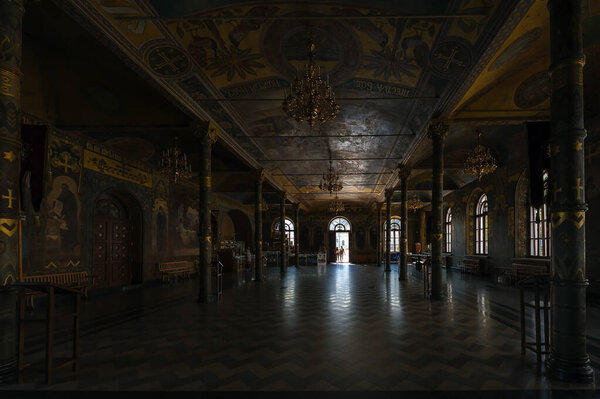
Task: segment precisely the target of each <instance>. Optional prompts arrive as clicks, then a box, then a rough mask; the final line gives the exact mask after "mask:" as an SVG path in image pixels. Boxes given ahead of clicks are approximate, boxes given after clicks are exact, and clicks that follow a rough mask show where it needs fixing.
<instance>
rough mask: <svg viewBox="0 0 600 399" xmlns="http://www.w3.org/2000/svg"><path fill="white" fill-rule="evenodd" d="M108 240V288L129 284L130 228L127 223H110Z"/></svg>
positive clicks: (130, 276) (130, 277) (130, 274)
mask: <svg viewBox="0 0 600 399" xmlns="http://www.w3.org/2000/svg"><path fill="white" fill-rule="evenodd" d="M111 233H112V235H111V240H110V255H111V258H110V286H111V287H114V286H120V285H125V284H130V283H131V279H132V273H131V226H130V224H129V223H128V221H113V222H112V223H111Z"/></svg>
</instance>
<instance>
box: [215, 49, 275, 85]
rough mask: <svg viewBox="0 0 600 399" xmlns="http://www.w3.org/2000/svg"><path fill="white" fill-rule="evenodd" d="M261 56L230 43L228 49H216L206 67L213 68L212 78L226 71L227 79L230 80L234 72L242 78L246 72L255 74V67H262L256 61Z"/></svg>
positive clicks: (262, 65) (262, 66)
mask: <svg viewBox="0 0 600 399" xmlns="http://www.w3.org/2000/svg"><path fill="white" fill-rule="evenodd" d="M262 57H263V55H262V54H252V53H251V50H250V49H248V50H242V49H239V48H237V47H235V46H233V45H232V46H229V49H227V48H224V49H222V50H219V51H217V56H216V57H213V58H211V59H210V62H209V64H208V65H207V66H206V69H207V70H209V71H210V70H214V72H213V73H212V74H211V76H212V77H213V78H214V77H216V76H220V75H223V74H224V73H227V80H232V79H233V78H234V77H235V75H236V74H237V75H239V76H240V77H241V78H242V79H244V78H245V77H246V74H250V75H256V71H255V70H254V69H255V68H264V66H265V65H264V64H262V63H260V62H258V61H256V60H258V59H260V58H262Z"/></svg>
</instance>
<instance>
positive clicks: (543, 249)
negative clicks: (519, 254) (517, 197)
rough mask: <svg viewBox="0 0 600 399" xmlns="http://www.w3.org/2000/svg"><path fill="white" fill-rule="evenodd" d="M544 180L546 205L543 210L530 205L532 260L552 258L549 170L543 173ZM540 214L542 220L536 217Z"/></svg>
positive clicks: (530, 254) (529, 232) (530, 251)
mask: <svg viewBox="0 0 600 399" xmlns="http://www.w3.org/2000/svg"><path fill="white" fill-rule="evenodd" d="M543 180H544V203H543V204H542V207H541V208H535V207H534V206H532V205H529V218H528V219H529V223H528V227H529V229H528V239H529V240H528V241H529V250H528V254H529V257H531V258H544V259H548V258H551V257H552V225H551V221H550V210H549V207H548V205H547V203H548V188H549V181H550V180H549V174H548V171H547V170H544V173H543ZM538 213H539V214H540V220H539V221H537V220H536V219H537V218H536V216H537V214H538Z"/></svg>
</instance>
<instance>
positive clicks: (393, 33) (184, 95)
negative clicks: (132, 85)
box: [66, 0, 517, 199]
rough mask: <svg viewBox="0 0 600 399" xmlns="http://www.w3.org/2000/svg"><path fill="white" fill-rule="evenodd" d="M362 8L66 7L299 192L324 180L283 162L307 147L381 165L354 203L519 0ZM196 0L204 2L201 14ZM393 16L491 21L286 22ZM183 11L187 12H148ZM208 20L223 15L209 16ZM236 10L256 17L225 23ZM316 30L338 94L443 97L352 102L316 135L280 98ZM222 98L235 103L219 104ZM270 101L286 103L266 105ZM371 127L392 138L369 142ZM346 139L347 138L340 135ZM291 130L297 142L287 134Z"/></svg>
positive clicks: (380, 182)
mask: <svg viewBox="0 0 600 399" xmlns="http://www.w3.org/2000/svg"><path fill="white" fill-rule="evenodd" d="M360 3H361V2H358V1H353V0H345V1H337V2H335V3H333V2H332V3H328V2H314V3H310V4H308V3H304V2H302V3H300V2H268V3H264V2H263V3H255V2H251V1H238V2H235V3H233V2H231V1H226V0H211V1H208V2H196V1H187V0H182V1H177V2H172V1H171V2H168V1H163V0H94V1H80V0H70V1H69V2H68V3H66V4H68V6H67V7H70V8H72V9H75V10H76V11H77V12H78V13H79V14H81V15H83V16H84V17H85V19H87V20H88V21H90V22H92V23H93V24H94V25H95V26H96V27H98V28H99V29H100V31H101V32H102V34H104V35H106V36H107V37H108V38H109V39H110V40H111V41H112V42H113V43H114V44H115V45H116V46H117V47H118V49H119V50H121V51H122V52H123V53H124V54H125V55H126V56H127V57H128V58H130V59H131V60H133V61H134V63H135V64H136V65H138V66H139V67H140V68H141V69H142V70H143V71H144V72H146V73H147V74H148V76H149V77H151V79H152V80H154V81H155V82H157V83H158V84H159V85H160V86H161V87H162V88H163V89H165V90H166V91H167V92H168V93H169V94H170V95H171V96H172V97H173V98H174V99H175V100H176V101H178V102H179V103H181V104H182V105H183V106H184V107H185V108H187V109H188V110H190V111H191V112H192V113H193V114H195V115H196V116H197V117H198V118H200V119H204V120H210V121H212V122H213V123H215V125H216V126H218V127H219V130H220V132H221V137H223V139H224V140H226V141H228V142H229V143H234V144H235V148H236V149H237V150H238V151H239V152H241V153H242V154H243V155H245V158H246V159H254V160H255V161H258V163H262V164H263V165H264V166H265V168H266V169H267V170H269V171H271V172H273V171H276V173H277V174H278V175H280V178H279V179H277V182H278V184H283V185H284V186H289V187H291V188H290V189H289V190H286V191H289V192H290V194H292V195H294V194H297V195H299V196H300V197H302V196H303V195H305V194H308V193H311V192H313V190H314V186H315V185H316V184H318V177H319V176H314V177H313V179H312V180H311V179H310V178H308V177H306V176H304V177H298V176H297V175H298V174H300V172H302V171H306V170H313V171H322V170H324V169H325V168H326V167H327V162H326V161H314V162H303V163H293V162H278V161H282V160H287V159H289V158H298V157H299V156H298V154H301V155H306V154H309V155H310V156H314V157H316V158H319V159H323V158H327V153H328V149H330V150H331V153H332V155H333V156H334V157H335V158H342V159H349V158H353V157H357V156H358V155H361V156H362V157H364V158H368V160H364V161H352V160H346V161H341V162H340V163H339V164H338V165H337V166H338V167H339V168H340V169H344V170H345V171H349V172H357V173H360V172H364V171H369V172H376V173H372V174H369V175H364V176H362V177H360V175H359V176H358V177H357V176H354V177H352V178H348V182H347V183H346V184H345V186H346V187H348V192H349V193H351V194H350V198H356V199H358V198H364V199H373V198H375V197H377V196H379V195H380V194H381V193H382V192H383V189H384V187H385V185H386V184H388V183H389V177H390V173H389V172H390V171H391V170H393V168H394V167H395V165H396V164H397V162H398V160H400V159H403V157H404V156H405V154H407V152H408V151H409V150H410V148H412V147H414V146H415V143H416V141H418V140H420V137H422V134H423V130H424V127H425V126H426V124H427V122H428V121H429V120H430V118H431V115H432V113H433V112H434V111H435V110H436V108H437V106H438V105H439V104H441V103H443V102H445V101H446V100H447V98H448V96H449V95H450V94H451V92H452V90H449V89H452V88H453V87H455V86H456V85H457V82H458V83H460V82H462V81H463V79H464V78H465V77H466V75H467V73H468V71H469V70H470V68H471V66H472V65H473V64H474V63H475V62H476V61H477V58H478V57H479V55H480V54H481V53H482V51H483V49H484V48H485V47H486V46H487V45H488V44H489V43H488V42H486V40H487V39H486V37H488V36H490V35H489V31H490V30H493V29H497V28H498V26H497V24H496V23H495V22H494V21H495V17H497V16H500V17H501V16H503V15H505V14H506V12H505V11H506V10H507V9H510V8H512V7H514V5H515V4H516V3H517V1H516V0H511V1H499V0H465V1H461V2H440V1H434V0H424V1H420V2H414V1H409V0H399V1H394V2H388V1H374V2H370V3H369V5H370V6H371V7H381V8H366V7H364V6H361V5H360ZM442 3H443V4H442ZM198 4H203V7H204V8H203V9H199V8H198ZM363 4H364V2H363ZM448 4H450V6H448ZM446 7H454V8H453V9H446ZM394 13H396V14H408V13H413V14H444V13H463V14H481V17H473V18H463V19H390V18H385V17H381V18H375V19H371V18H369V19H354V20H353V19H338V20H336V21H337V23H335V24H332V23H331V21H330V20H319V19H316V20H311V21H312V22H310V24H308V23H307V22H306V21H302V20H290V19H285V20H280V19H277V18H276V17H280V16H294V15H315V16H331V15H333V16H338V17H339V16H346V15H352V16H385V15H390V14H394ZM173 16H177V17H181V16H185V17H184V19H152V18H140V17H173ZM206 16H210V17H220V18H216V19H212V18H211V19H206V18H204V19H202V17H206ZM230 16H245V17H256V19H251V20H250V19H242V20H233V19H223V18H225V17H230ZM132 17H133V18H132ZM136 18H137V19H136ZM496 19H497V18H496ZM309 37H310V38H312V39H313V40H315V41H316V43H317V52H316V57H315V58H316V62H317V64H318V65H320V66H321V68H322V70H323V71H326V72H327V73H328V74H329V78H330V81H331V84H332V86H333V87H334V89H335V92H336V95H337V96H338V97H352V98H357V97H359V98H362V97H390V98H398V97H409V98H410V97H421V98H422V97H433V100H432V99H429V100H413V101H353V100H350V101H344V102H343V103H342V104H341V105H342V111H341V113H340V115H338V117H337V118H336V120H334V121H333V122H331V123H328V124H326V125H324V126H322V127H321V129H319V131H318V132H315V131H308V130H307V129H305V128H303V126H300V125H298V124H297V123H295V122H294V121H290V120H289V119H288V118H286V117H285V115H284V114H283V111H282V110H281V107H280V104H279V102H278V101H277V100H281V99H282V98H283V87H288V86H289V84H290V82H291V80H292V79H293V78H294V76H295V74H296V69H301V68H302V67H303V65H304V64H305V62H306V43H307V41H308V38H309ZM438 93H444V94H442V96H440V95H439V94H438ZM444 96H445V97H444ZM215 98H219V99H231V100H232V101H229V102H227V101H212V100H214V99H215ZM234 99H235V100H236V101H233V100H234ZM242 99H248V100H250V101H247V102H246V101H240V100H242ZM260 99H276V101H257V100H260ZM372 132H376V133H377V134H379V133H382V134H387V136H380V137H373V138H365V137H364V135H365V134H368V133H372ZM340 134H341V135H344V136H345V137H343V138H333V137H330V136H332V135H340ZM288 135H293V136H294V137H293V138H292V137H290V138H286V137H280V136H288ZM304 135H306V136H319V137H302V136H304ZM264 136H269V137H264ZM273 136H279V137H273ZM323 136H325V137H323ZM348 136H349V137H348ZM352 136H355V137H352ZM309 148H310V151H311V152H310V153H307V149H309ZM319 149H321V150H323V151H321V152H322V154H321V153H320V152H319V151H320V150H319ZM242 154H240V155H242ZM255 163H256V162H255ZM307 198H308V197H307ZM311 198H312V199H315V197H311Z"/></svg>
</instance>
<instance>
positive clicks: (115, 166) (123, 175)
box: [83, 143, 152, 188]
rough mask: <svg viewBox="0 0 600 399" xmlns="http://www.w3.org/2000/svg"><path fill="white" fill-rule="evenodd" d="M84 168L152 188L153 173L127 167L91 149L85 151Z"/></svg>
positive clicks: (120, 161)
mask: <svg viewBox="0 0 600 399" xmlns="http://www.w3.org/2000/svg"><path fill="white" fill-rule="evenodd" d="M89 146H90V145H89V143H88V147H89ZM83 166H84V168H86V169H90V170H93V171H94V172H98V173H102V174H104V175H107V176H111V177H114V178H117V179H121V180H125V181H128V182H131V183H135V184H139V185H141V186H145V187H149V188H152V173H149V172H146V171H144V170H141V169H138V168H135V167H132V166H129V165H126V164H125V162H124V161H123V160H115V159H113V158H111V157H109V156H107V155H101V154H99V153H97V152H94V151H91V150H89V149H85V150H84V152H83Z"/></svg>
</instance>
